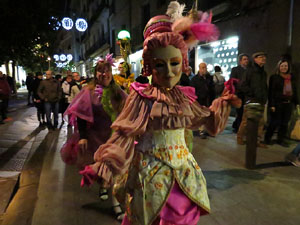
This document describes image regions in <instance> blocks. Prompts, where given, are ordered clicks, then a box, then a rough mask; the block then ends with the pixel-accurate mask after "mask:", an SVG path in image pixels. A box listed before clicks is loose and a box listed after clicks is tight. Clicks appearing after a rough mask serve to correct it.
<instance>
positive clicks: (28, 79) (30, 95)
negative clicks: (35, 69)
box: [26, 73, 34, 106]
mask: <svg viewBox="0 0 300 225" xmlns="http://www.w3.org/2000/svg"><path fill="white" fill-rule="evenodd" d="M33 82H34V77H33V74H32V73H28V75H27V77H26V87H27V90H28V96H27V102H28V103H27V105H30V106H31V105H32V103H33V90H32V88H33Z"/></svg>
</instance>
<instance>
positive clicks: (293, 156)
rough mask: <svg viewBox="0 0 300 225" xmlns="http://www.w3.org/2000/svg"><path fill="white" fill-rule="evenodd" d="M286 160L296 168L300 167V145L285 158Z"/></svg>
mask: <svg viewBox="0 0 300 225" xmlns="http://www.w3.org/2000/svg"><path fill="white" fill-rule="evenodd" d="M285 160H286V161H287V162H290V163H292V164H293V165H294V166H297V167H300V143H299V144H298V145H297V146H296V148H294V150H293V151H292V152H290V153H289V154H287V155H286V156H285Z"/></svg>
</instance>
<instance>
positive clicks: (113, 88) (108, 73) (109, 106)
mask: <svg viewBox="0 0 300 225" xmlns="http://www.w3.org/2000/svg"><path fill="white" fill-rule="evenodd" d="M113 65H114V60H113V58H112V54H110V55H107V56H106V57H105V59H101V60H99V61H98V62H97V64H96V66H95V72H94V80H92V81H91V82H90V83H89V84H88V85H87V86H85V87H83V88H82V90H81V91H80V93H79V94H78V95H77V96H76V97H75V98H74V99H73V101H72V102H71V104H70V105H69V107H68V108H67V110H66V112H65V114H64V115H65V116H69V118H70V122H71V123H72V124H73V125H75V126H74V127H75V132H74V134H73V135H72V137H71V138H70V139H69V140H68V141H67V142H66V144H65V145H64V146H63V148H62V149H61V155H62V158H63V160H64V161H65V162H66V163H67V164H77V166H78V167H79V168H81V169H83V168H84V166H85V165H88V164H91V163H93V162H94V158H93V156H94V153H95V151H96V150H97V148H98V147H99V146H100V145H101V144H104V143H105V142H106V141H107V140H108V139H109V137H110V136H111V134H112V129H111V128H110V126H111V124H112V122H113V121H114V120H115V119H116V117H117V115H118V114H119V113H120V112H121V110H122V108H123V106H124V103H125V99H126V97H127V94H126V93H125V92H124V91H123V90H121V88H120V87H119V86H118V85H116V84H115V83H114V81H113V78H112V66H113ZM99 196H100V198H101V199H102V200H106V199H108V192H107V190H106V189H105V188H102V187H100V193H99ZM112 200H113V210H114V213H115V214H116V217H117V219H118V220H122V219H123V217H124V213H123V212H122V209H121V208H120V204H119V203H118V201H117V200H116V198H115V197H112Z"/></svg>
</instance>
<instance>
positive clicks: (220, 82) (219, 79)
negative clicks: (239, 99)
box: [213, 66, 225, 97]
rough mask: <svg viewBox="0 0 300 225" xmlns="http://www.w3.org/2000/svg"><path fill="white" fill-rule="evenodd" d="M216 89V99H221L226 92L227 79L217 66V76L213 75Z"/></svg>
mask: <svg viewBox="0 0 300 225" xmlns="http://www.w3.org/2000/svg"><path fill="white" fill-rule="evenodd" d="M213 81H214V88H215V95H216V97H220V96H221V95H222V92H223V90H224V82H225V77H223V76H222V70H221V67H220V66H215V74H214V75H213Z"/></svg>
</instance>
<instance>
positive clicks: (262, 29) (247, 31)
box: [70, 0, 300, 75]
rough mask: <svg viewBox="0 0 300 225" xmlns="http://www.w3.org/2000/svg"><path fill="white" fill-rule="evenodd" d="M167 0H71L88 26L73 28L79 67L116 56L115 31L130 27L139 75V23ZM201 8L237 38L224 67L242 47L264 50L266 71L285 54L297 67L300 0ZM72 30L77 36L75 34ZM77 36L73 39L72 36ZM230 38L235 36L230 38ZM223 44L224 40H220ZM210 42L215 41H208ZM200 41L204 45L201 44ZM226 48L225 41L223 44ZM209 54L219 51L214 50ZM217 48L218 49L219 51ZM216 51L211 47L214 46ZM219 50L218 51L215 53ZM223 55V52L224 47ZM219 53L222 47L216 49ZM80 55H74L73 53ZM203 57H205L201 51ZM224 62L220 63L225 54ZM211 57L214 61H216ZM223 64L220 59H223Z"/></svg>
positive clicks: (232, 0)
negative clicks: (80, 29) (83, 29)
mask: <svg viewBox="0 0 300 225" xmlns="http://www.w3.org/2000/svg"><path fill="white" fill-rule="evenodd" d="M169 2H170V1H169V0H152V1H150V0H145V1H140V0H81V1H79V0H72V4H71V7H70V8H71V10H73V11H74V12H75V13H76V14H78V15H80V16H82V17H83V18H86V19H87V21H88V24H89V28H88V30H87V31H86V32H84V33H83V34H80V35H78V34H77V36H76V35H75V34H73V39H72V40H73V42H72V43H73V44H72V47H71V48H72V50H73V51H74V53H73V54H74V55H75V57H74V60H75V65H76V66H77V69H79V70H80V71H81V72H82V73H84V71H83V70H85V73H87V75H91V74H92V67H93V66H94V64H95V62H96V61H97V60H98V59H99V57H104V56H105V55H106V54H107V53H109V52H110V53H114V56H115V57H117V58H119V57H120V51H119V46H118V45H117V44H116V38H117V34H118V32H119V31H120V30H124V29H126V30H128V31H129V32H130V34H131V46H132V47H131V49H132V55H131V56H130V61H131V63H132V64H133V70H134V71H133V72H135V73H136V75H138V73H139V71H140V70H141V65H140V60H141V49H142V44H143V29H144V27H145V25H146V23H147V22H148V20H149V19H150V18H151V17H152V16H155V15H159V14H164V13H165V12H166V9H167V6H168V4H169ZM179 2H180V3H185V4H186V5H187V8H188V9H190V8H191V7H192V5H193V4H194V1H193V0H186V1H179ZM199 9H202V10H206V11H212V13H213V15H214V16H213V22H214V23H215V24H216V25H217V26H218V27H219V29H220V34H221V35H220V40H225V42H224V43H225V44H226V40H227V39H228V38H229V39H230V38H232V37H234V38H235V40H236V39H237V40H238V41H237V43H236V44H234V45H232V46H227V47H236V50H235V49H234V55H231V54H232V52H233V49H232V51H231V52H230V51H229V52H228V53H229V54H230V55H229V56H232V58H222V59H220V60H222V63H219V64H222V65H221V66H223V68H224V69H225V68H227V69H228V68H229V69H228V70H230V68H231V67H232V66H233V65H235V64H233V59H234V58H235V63H237V61H236V60H237V55H238V54H240V53H248V54H249V55H252V53H254V52H256V51H265V52H266V53H267V54H268V62H267V64H266V66H265V68H266V70H267V72H268V74H269V75H270V74H271V73H272V72H273V71H274V68H275V66H276V63H277V62H278V60H279V59H280V57H281V56H282V55H283V54H289V55H290V56H291V58H292V59H293V64H294V65H295V69H294V71H295V73H296V72H297V71H300V69H298V68H297V67H298V64H300V63H298V62H300V51H299V49H300V42H299V41H298V37H299V35H298V34H299V33H300V26H298V25H299V23H300V10H299V9H300V2H299V1H295V0H251V1H249V0H227V1H223V0H222V1H221V0H216V1H209V0H206V1H199ZM74 36H75V37H74ZM74 40H75V41H74ZM231 40H233V39H231ZM203 44H211V43H200V44H199V46H198V47H197V48H196V49H195V50H194V51H193V52H192V53H191V54H190V56H189V57H190V65H191V66H192V67H193V68H194V69H195V70H196V71H195V72H197V68H198V64H199V59H201V57H202V56H201V54H202V53H199V49H204V48H205V46H203ZM221 44H222V42H221ZM212 45H213V46H214V45H216V43H215V44H212ZM201 46H202V47H201ZM222 49H223V50H224V47H222ZM216 50H217V49H216V48H215V50H213V49H212V50H211V51H212V52H213V53H214V56H213V57H217V56H218V53H217V52H216ZM219 50H220V49H218V51H219ZM214 51H215V52H214ZM215 53H217V54H215ZM224 54H225V55H226V54H227V52H224ZM220 55H222V53H220ZM76 56H78V57H76ZM203 59H205V57H203ZM225 59H226V63H227V64H228V60H230V63H231V64H228V65H226V64H224V60H225ZM220 60H219V61H217V60H215V61H214V64H216V62H220ZM223 64H224V65H223Z"/></svg>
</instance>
